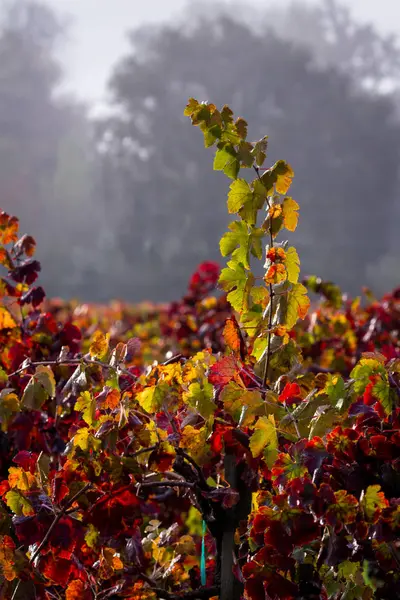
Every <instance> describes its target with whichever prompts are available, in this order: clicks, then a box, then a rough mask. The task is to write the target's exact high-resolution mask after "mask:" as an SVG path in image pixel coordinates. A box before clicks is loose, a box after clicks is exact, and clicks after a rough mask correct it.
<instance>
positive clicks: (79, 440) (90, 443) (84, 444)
mask: <svg viewBox="0 0 400 600" xmlns="http://www.w3.org/2000/svg"><path fill="white" fill-rule="evenodd" d="M73 440H74V441H73V444H74V446H75V447H78V448H80V449H81V450H83V451H84V452H85V451H86V450H98V449H99V448H100V446H101V440H97V439H96V438H95V437H94V436H93V435H91V433H90V432H89V429H87V427H83V428H81V429H78V431H77V432H76V434H75V435H74V438H73Z"/></svg>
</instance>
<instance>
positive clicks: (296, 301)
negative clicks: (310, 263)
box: [284, 283, 310, 329]
mask: <svg viewBox="0 0 400 600" xmlns="http://www.w3.org/2000/svg"><path fill="white" fill-rule="evenodd" d="M309 307H310V299H309V298H308V296H307V288H306V287H305V286H304V285H303V284H302V283H296V284H295V285H294V286H293V287H292V289H291V290H289V291H288V293H287V306H286V320H285V323H284V325H286V327H287V328H288V329H292V327H294V326H295V324H296V323H297V320H298V319H304V318H305V316H306V315H307V312H308V309H309Z"/></svg>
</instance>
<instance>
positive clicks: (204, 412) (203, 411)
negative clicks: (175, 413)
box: [183, 381, 217, 419]
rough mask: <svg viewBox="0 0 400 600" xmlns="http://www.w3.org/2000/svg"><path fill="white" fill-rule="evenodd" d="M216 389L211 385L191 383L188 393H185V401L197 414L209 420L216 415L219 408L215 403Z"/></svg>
mask: <svg viewBox="0 0 400 600" xmlns="http://www.w3.org/2000/svg"><path fill="white" fill-rule="evenodd" d="M213 394H214V388H213V386H212V385H211V383H208V381H207V382H205V383H204V384H203V385H200V383H198V382H194V383H191V384H190V385H189V389H188V391H187V392H184V393H183V400H184V401H185V402H187V403H188V404H189V406H192V407H193V408H194V409H195V410H197V412H198V413H199V414H200V415H201V416H202V417H204V418H205V419H208V418H209V417H210V416H211V415H213V414H214V412H215V410H216V408H217V406H216V404H215V403H214V401H213Z"/></svg>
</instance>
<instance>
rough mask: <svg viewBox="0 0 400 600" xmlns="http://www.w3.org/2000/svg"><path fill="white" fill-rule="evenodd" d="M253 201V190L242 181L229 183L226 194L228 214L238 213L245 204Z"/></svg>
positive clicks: (237, 180)
mask: <svg viewBox="0 0 400 600" xmlns="http://www.w3.org/2000/svg"><path fill="white" fill-rule="evenodd" d="M252 201H253V190H252V189H251V187H250V186H249V184H248V183H247V181H245V180H244V179H236V181H234V182H233V183H231V185H230V188H229V193H228V212H230V213H231V214H232V213H238V212H239V210H240V209H241V208H242V206H244V205H245V204H248V203H251V202H252Z"/></svg>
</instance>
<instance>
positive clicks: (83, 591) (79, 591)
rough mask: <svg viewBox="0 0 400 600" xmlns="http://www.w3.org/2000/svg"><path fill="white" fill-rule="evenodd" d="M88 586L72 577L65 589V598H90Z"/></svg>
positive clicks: (88, 599) (85, 599)
mask: <svg viewBox="0 0 400 600" xmlns="http://www.w3.org/2000/svg"><path fill="white" fill-rule="evenodd" d="M92 598H93V594H92V592H91V591H90V587H89V585H88V584H86V583H85V582H84V581H82V580H81V579H74V580H73V581H71V583H70V584H69V585H68V587H67V589H66V590H65V600H92Z"/></svg>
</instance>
